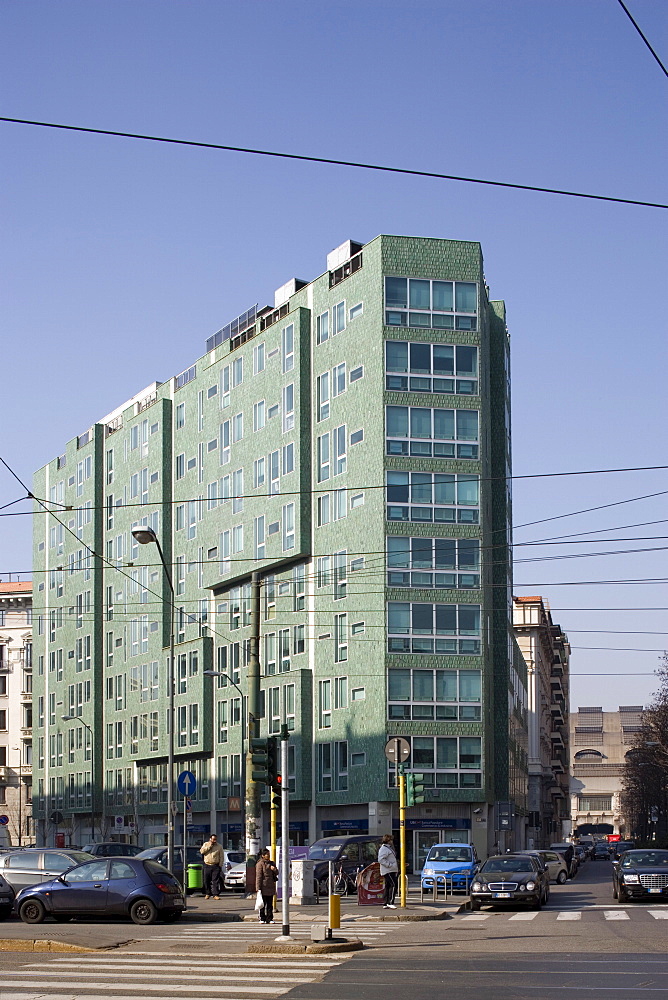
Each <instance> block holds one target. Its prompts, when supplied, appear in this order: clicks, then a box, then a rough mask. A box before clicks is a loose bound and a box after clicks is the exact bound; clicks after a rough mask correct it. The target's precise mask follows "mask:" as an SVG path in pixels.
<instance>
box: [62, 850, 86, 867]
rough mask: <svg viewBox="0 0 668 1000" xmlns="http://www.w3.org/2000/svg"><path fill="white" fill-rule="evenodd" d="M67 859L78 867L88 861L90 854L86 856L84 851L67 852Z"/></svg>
mask: <svg viewBox="0 0 668 1000" xmlns="http://www.w3.org/2000/svg"><path fill="white" fill-rule="evenodd" d="M67 858H68V860H69V859H70V858H71V859H72V864H73V865H79V864H81V863H82V862H84V861H90V854H86V852H85V851H68V852H67Z"/></svg>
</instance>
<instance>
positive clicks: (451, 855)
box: [427, 846, 471, 861]
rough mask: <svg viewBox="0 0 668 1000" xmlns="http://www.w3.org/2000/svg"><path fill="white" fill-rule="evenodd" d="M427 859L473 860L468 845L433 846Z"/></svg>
mask: <svg viewBox="0 0 668 1000" xmlns="http://www.w3.org/2000/svg"><path fill="white" fill-rule="evenodd" d="M427 861H471V851H470V848H468V847H440V846H439V847H432V849H431V850H430V852H429V854H428V855H427Z"/></svg>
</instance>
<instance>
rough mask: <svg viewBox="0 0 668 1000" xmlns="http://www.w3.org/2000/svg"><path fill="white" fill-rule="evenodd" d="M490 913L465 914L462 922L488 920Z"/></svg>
mask: <svg viewBox="0 0 668 1000" xmlns="http://www.w3.org/2000/svg"><path fill="white" fill-rule="evenodd" d="M490 916H491V913H467V914H466V916H465V917H462V920H489V918H490Z"/></svg>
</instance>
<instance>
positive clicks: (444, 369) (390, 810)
mask: <svg viewBox="0 0 668 1000" xmlns="http://www.w3.org/2000/svg"><path fill="white" fill-rule="evenodd" d="M509 385H510V382H509V344H508V336H507V331H506V326H505V312H504V306H503V303H501V302H491V301H490V300H489V299H488V291H487V288H486V286H485V279H484V276H483V265H482V254H481V248H480V245H479V244H477V243H467V242H461V241H454V240H442V239H419V238H412V237H395V236H379V237H377V238H376V239H374V240H372V241H371V242H370V243H368V244H366V245H364V246H362V245H360V244H356V243H353V242H351V241H349V242H347V243H344V244H343V245H342V246H341V247H339V248H338V249H337V250H335V251H333V252H332V253H330V254H329V255H328V258H327V270H326V271H325V273H324V274H323V275H322V276H321V277H319V278H316V279H315V280H314V281H312V282H310V283H306V282H303V281H298V280H296V279H295V280H293V281H291V282H288V283H287V284H286V285H284V286H283V287H282V288H281V289H279V290H278V291H277V293H276V298H275V302H274V305H273V306H272V307H266V308H264V309H258V308H257V307H253V308H252V309H250V310H248V312H247V313H245V314H244V315H242V316H241V317H239V318H238V319H237V320H235V321H234V322H233V323H230V324H228V326H226V327H224V328H223V329H222V330H220V331H218V333H217V334H215V335H214V336H213V337H211V338H210V339H209V341H208V342H207V345H206V353H205V354H204V355H203V356H202V357H201V358H199V359H198V360H197V361H196V362H195V363H194V364H193V366H192V367H191V368H189V369H188V370H186V371H184V372H183V373H181V374H180V375H178V376H177V377H175V378H172V379H170V380H169V381H167V382H163V383H154V384H153V385H151V386H149V387H148V388H147V389H145V390H144V391H143V392H141V393H139V394H138V395H137V396H136V397H135V398H134V399H132V400H130V401H128V402H127V403H125V404H123V406H121V407H119V408H118V410H116V411H115V412H114V413H112V414H110V415H109V416H107V417H105V418H104V419H102V420H100V421H99V422H97V423H95V424H94V425H93V426H92V427H91V428H90V430H88V431H86V432H85V433H84V434H82V435H80V436H78V437H75V438H73V439H72V440H71V441H70V442H69V443H68V444H67V446H66V448H65V451H64V453H63V454H62V455H61V456H60V457H59V458H56V459H54V460H53V461H52V462H50V463H49V464H48V465H47V466H45V467H44V468H43V469H40V470H39V472H38V473H37V474H36V476H35V481H34V493H35V496H37V497H41V498H45V499H46V500H48V506H49V507H50V510H51V513H48V514H45V513H44V512H43V511H42V512H38V513H36V516H35V553H34V564H35V565H34V568H35V580H36V586H35V593H34V603H35V621H36V627H35V635H34V648H35V681H34V688H35V695H34V698H35V709H36V711H35V715H34V724H35V732H34V743H35V750H36V752H35V755H34V762H35V771H36V774H35V778H36V781H35V796H34V797H35V805H34V807H35V815H36V817H37V818H38V821H39V823H40V824H41V831H42V837H43V839H44V840H45V841H46V842H47V843H53V842H54V841H55V840H56V839H57V838H61V839H62V838H64V839H65V842H72V843H79V844H80V843H83V842H84V841H85V840H87V838H88V836H89V834H90V828H91V815H92V814H93V813H94V815H95V833H96V837H97V838H98V839H99V838H100V837H101V836H104V837H109V836H112V835H113V836H115V837H118V838H120V839H130V840H133V841H136V842H137V843H139V844H141V845H142V846H150V845H152V844H157V843H162V842H164V839H165V831H166V799H167V792H166V760H167V745H168V734H167V719H168V711H167V668H168V662H169V661H168V656H169V634H170V592H169V589H168V587H167V585H166V582H165V579H164V573H163V571H162V567H161V564H160V562H159V560H158V555H157V551H156V548H155V546H139V545H137V544H136V542H134V539H133V536H132V533H131V532H132V528H133V527H136V526H137V525H149V526H150V527H152V528H153V529H154V530H155V532H156V534H157V535H158V537H159V539H160V541H161V545H162V548H163V551H164V555H165V559H166V561H167V563H168V564H169V565H170V567H171V571H172V577H173V585H174V589H175V605H176V614H175V621H176V630H175V638H176V694H175V700H176V713H175V731H174V737H175V754H176V771H177V772H178V771H181V770H183V769H189V770H192V771H193V772H194V773H195V775H196V776H197V780H198V785H197V792H196V795H195V796H194V797H193V799H192V802H191V812H190V817H191V825H190V826H189V831H190V832H189V837H190V839H191V842H193V843H195V842H198V841H199V840H201V839H202V837H203V836H204V834H205V833H207V834H208V833H209V832H214V831H215V832H217V833H218V834H219V836H221V838H222V839H223V840H225V841H226V842H229V843H232V844H237V843H239V842H240V840H241V839H242V837H243V834H242V814H241V812H240V808H239V807H240V805H243V781H244V767H245V762H244V752H245V747H244V737H245V717H246V711H247V709H246V705H245V693H246V665H247V661H248V652H249V634H250V628H249V610H250V575H251V572H252V571H254V570H258V571H259V572H260V573H261V644H260V665H261V675H262V680H261V687H262V709H263V717H262V720H261V733H262V735H263V736H264V735H267V734H269V735H271V734H276V733H278V731H279V729H280V726H281V725H282V724H287V725H288V726H289V729H290V734H291V740H290V758H289V759H290V768H289V771H290V773H289V776H288V778H289V783H290V791H291V839H292V840H293V842H296V843H305V842H311V841H313V840H315V839H317V838H318V837H320V836H323V835H328V834H332V833H336V832H367V831H369V832H372V833H375V832H380V833H384V832H387V831H388V830H390V829H392V826H393V824H394V826H395V828H396V826H397V822H398V817H397V805H396V800H397V792H396V789H395V787H394V774H393V772H392V768H391V767H389V765H388V763H387V761H386V759H385V756H384V752H383V749H384V746H385V743H386V742H387V740H388V738H389V737H390V736H394V735H401V736H404V737H406V739H408V740H409V742H410V743H411V747H412V755H411V758H410V759H409V761H408V763H407V766H408V767H409V768H411V769H412V770H414V771H416V772H420V773H422V774H423V775H424V778H425V783H426V786H427V790H426V800H425V803H424V804H423V805H420V806H415V807H413V808H412V809H411V810H410V814H409V815H410V822H409V826H410V828H411V830H412V835H411V836H409V838H408V840H409V847H410V850H411V857H412V863H413V864H414V865H417V864H418V862H419V860H421V858H422V857H423V856H424V850H425V848H426V846H427V845H428V844H429V843H431V842H434V841H437V840H439V839H443V838H445V839H449V840H459V839H462V838H463V839H466V840H471V839H473V840H474V841H475V843H476V844H477V845H478V847H479V849H480V850H481V851H486V850H487V849H488V847H490V848H491V846H492V845H493V844H494V843H495V841H499V842H500V843H503V845H504V846H505V845H506V843H507V844H510V843H519V842H520V839H521V833H522V830H523V822H522V819H521V817H522V815H523V814H524V812H525V807H526V739H525V735H526V730H525V722H526V720H525V707H526V684H525V675H524V673H523V669H524V668H523V661H522V659H521V657H520V656H519V655H518V652H517V648H516V646H515V645H514V639H513V636H512V601H511V586H512V568H511V563H510V559H509V547H508V543H509V540H510V513H511V506H510V505H511V500H510V488H509V480H508V479H507V476H509V475H510V403H509V399H510V396H509ZM36 509H39V505H37V508H36ZM206 670H213V671H216V672H217V676H213V677H212V676H211V675H206V674H205V673H204V671H206ZM242 695H243V696H244V697H243V698H242ZM63 716H68V717H70V718H67V719H63ZM71 717H75V718H74V719H72V718H71ZM79 719H80V720H81V721H80V722H79V721H78V720H79ZM91 789H92V790H93V792H92V795H93V801H92V800H91ZM498 802H511V803H514V812H515V820H514V821H511V823H510V826H511V827H514V830H512V829H511V830H509V831H508V832H507V833H504V834H502V835H500V834H499V833H498V832H497V827H499V826H502V825H503V824H502V821H501V820H500V819H498V818H497V817H498V816H499V815H500V814H505V813H507V810H504V809H503V808H502V809H500V810H499V809H495V803H498ZM264 813H265V815H264V827H265V839H266V833H267V829H268V809H267V803H266V800H265V808H264ZM180 822H181V821H180V820H178V821H177V834H176V840H177V843H179V842H180V841H181V838H182V825H181V826H179V824H180ZM500 836H503V837H505V840H504V841H501V840H500ZM518 838H519V839H518Z"/></svg>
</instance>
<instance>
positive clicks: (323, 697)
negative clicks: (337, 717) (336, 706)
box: [318, 680, 332, 729]
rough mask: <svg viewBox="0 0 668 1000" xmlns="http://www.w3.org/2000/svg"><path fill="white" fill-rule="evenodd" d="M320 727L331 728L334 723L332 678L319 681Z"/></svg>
mask: <svg viewBox="0 0 668 1000" xmlns="http://www.w3.org/2000/svg"><path fill="white" fill-rule="evenodd" d="M318 694H319V699H318V704H319V715H318V728H319V729H330V728H331V725H332V682H331V680H325V681H319V682H318Z"/></svg>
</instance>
